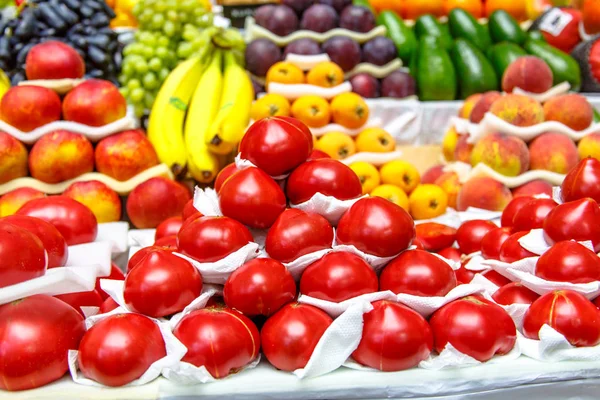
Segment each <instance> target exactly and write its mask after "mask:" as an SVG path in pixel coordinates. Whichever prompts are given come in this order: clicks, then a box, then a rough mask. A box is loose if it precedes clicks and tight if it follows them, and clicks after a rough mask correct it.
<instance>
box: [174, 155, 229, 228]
mask: <svg viewBox="0 0 600 400" xmlns="http://www.w3.org/2000/svg"><path fill="white" fill-rule="evenodd" d="M238 171H239V169H238V168H237V167H236V165H235V163H231V164H228V165H227V166H226V167H225V168H223V169H222V170H221V171H220V172H219V173H218V174H217V178H216V179H215V190H216V191H217V193H219V192H220V191H221V187H223V184H224V183H225V181H226V180H227V179H228V178H229V177H230V176H231V175H233V174H235V173H236V172H238ZM184 219H185V218H184Z"/></svg>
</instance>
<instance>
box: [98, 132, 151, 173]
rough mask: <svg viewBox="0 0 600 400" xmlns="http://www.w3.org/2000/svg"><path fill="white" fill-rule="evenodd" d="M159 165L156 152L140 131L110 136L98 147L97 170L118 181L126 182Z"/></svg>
mask: <svg viewBox="0 0 600 400" xmlns="http://www.w3.org/2000/svg"><path fill="white" fill-rule="evenodd" d="M157 164H158V156H157V155H156V151H155V150H154V147H153V146H152V143H150V141H149V140H148V139H146V135H145V134H144V131H142V130H140V129H135V130H131V131H125V132H121V133H117V134H116V135H113V136H109V137H107V138H105V139H102V140H101V141H100V142H99V143H98V145H97V146H96V169H97V170H98V172H101V173H103V174H106V175H108V176H111V177H113V178H115V179H116V180H118V181H126V180H128V179H130V178H132V177H134V176H135V175H137V174H139V173H140V172H142V171H145V170H147V169H148V168H151V167H153V166H155V165H157Z"/></svg>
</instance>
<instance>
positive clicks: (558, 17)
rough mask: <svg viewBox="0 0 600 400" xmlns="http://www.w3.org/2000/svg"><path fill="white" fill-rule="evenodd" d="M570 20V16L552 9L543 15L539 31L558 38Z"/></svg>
mask: <svg viewBox="0 0 600 400" xmlns="http://www.w3.org/2000/svg"><path fill="white" fill-rule="evenodd" d="M572 19H573V16H572V15H571V14H569V13H565V12H562V11H561V9H560V8H552V9H550V11H548V13H547V14H546V15H544V17H543V19H542V22H541V23H540V30H541V31H544V32H548V33H549V34H551V35H553V36H559V35H560V34H561V33H562V31H563V30H564V29H565V27H566V26H567V25H568V24H569V22H571V20H572Z"/></svg>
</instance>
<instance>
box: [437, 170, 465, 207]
mask: <svg viewBox="0 0 600 400" xmlns="http://www.w3.org/2000/svg"><path fill="white" fill-rule="evenodd" d="M435 184H436V185H438V186H439V187H441V188H442V190H443V191H444V192H446V194H447V195H448V207H452V208H454V209H456V200H457V199H458V192H460V188H461V186H462V185H461V183H460V180H459V179H458V174H457V173H456V172H445V173H444V174H442V175H441V176H440V177H439V178H437V179H436V181H435Z"/></svg>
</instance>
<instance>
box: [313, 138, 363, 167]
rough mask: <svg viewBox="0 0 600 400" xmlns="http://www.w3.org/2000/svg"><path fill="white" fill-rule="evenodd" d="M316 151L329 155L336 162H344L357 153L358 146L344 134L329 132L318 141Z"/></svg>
mask: <svg viewBox="0 0 600 400" xmlns="http://www.w3.org/2000/svg"><path fill="white" fill-rule="evenodd" d="M315 149H317V150H321V151H322V152H325V153H327V155H329V157H331V158H333V159H334V160H342V159H344V158H346V157H349V156H351V155H352V154H354V153H356V144H354V140H352V138H351V137H350V136H348V135H346V134H344V133H341V132H329V133H326V134H325V135H323V136H322V137H321V138H320V139H319V140H317V145H316V146H315Z"/></svg>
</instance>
